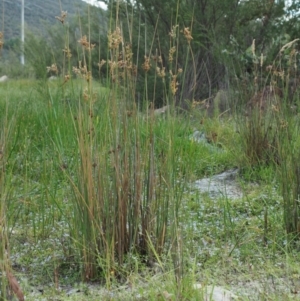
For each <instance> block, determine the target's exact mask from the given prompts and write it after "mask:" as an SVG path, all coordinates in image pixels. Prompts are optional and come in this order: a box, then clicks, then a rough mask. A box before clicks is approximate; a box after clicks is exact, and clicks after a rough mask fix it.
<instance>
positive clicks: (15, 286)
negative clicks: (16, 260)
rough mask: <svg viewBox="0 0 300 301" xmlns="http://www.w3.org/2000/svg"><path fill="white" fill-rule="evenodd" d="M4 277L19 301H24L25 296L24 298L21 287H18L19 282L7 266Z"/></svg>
mask: <svg viewBox="0 0 300 301" xmlns="http://www.w3.org/2000/svg"><path fill="white" fill-rule="evenodd" d="M6 277H7V280H8V284H9V287H10V289H11V290H12V291H13V292H14V294H15V295H16V296H17V298H18V300H19V301H24V300H25V298H24V294H23V292H22V289H21V287H20V284H19V282H18V280H17V279H16V277H15V276H14V275H13V273H12V272H11V270H9V268H7V270H6Z"/></svg>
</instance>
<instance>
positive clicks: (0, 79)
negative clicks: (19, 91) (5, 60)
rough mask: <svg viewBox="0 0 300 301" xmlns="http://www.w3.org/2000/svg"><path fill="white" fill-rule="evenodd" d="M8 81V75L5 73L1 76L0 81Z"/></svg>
mask: <svg viewBox="0 0 300 301" xmlns="http://www.w3.org/2000/svg"><path fill="white" fill-rule="evenodd" d="M6 81H8V76H7V75H3V76H1V77H0V83H4V82H6Z"/></svg>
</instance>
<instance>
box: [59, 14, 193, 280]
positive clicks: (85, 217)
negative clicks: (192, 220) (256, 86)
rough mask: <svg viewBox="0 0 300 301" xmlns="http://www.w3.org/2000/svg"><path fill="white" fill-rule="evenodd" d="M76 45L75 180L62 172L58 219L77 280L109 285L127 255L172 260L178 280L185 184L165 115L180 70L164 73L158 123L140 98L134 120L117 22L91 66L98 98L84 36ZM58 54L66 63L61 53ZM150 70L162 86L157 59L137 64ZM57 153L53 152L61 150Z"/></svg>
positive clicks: (129, 66) (133, 69) (129, 70)
mask: <svg viewBox="0 0 300 301" xmlns="http://www.w3.org/2000/svg"><path fill="white" fill-rule="evenodd" d="M132 38H133V37H130V38H129V40H130V41H132ZM189 41H190V40H189ZM78 42H79V45H80V46H81V47H82V58H83V59H82V60H81V61H80V62H79V64H78V66H76V67H73V68H72V69H73V73H75V74H76V75H77V76H78V77H80V78H81V79H82V82H83V85H85V88H84V89H83V91H82V93H81V94H80V95H79V97H78V98H77V99H76V100H75V101H76V102H77V103H78V104H77V106H76V109H75V111H74V107H73V108H71V107H70V116H71V117H72V120H73V123H72V125H70V124H69V125H68V126H73V128H74V131H70V133H74V132H75V135H74V137H73V142H72V143H71V144H72V145H75V148H77V150H76V151H73V153H74V154H75V158H73V159H74V160H73V162H75V173H74V170H71V169H68V168H62V171H63V172H64V174H65V176H66V178H67V179H68V181H69V183H70V184H71V187H72V195H71V196H70V197H69V200H70V202H71V205H72V206H71V207H70V208H72V210H74V212H71V213H70V212H68V213H67V214H66V216H68V218H69V219H71V220H69V225H70V233H71V237H72V240H73V242H74V248H75V250H78V253H79V254H80V258H81V263H82V264H81V266H82V276H83V278H84V279H85V280H92V279H96V278H99V277H105V279H106V282H107V285H110V283H111V281H112V279H113V278H114V277H116V276H117V275H118V276H120V275H121V271H122V265H123V264H124V263H126V262H128V261H130V257H131V254H135V255H138V256H139V257H140V258H141V262H144V263H147V264H151V263H153V262H154V261H156V260H157V261H159V262H160V259H161V257H162V256H163V255H172V258H173V262H174V263H175V270H176V274H177V275H176V279H177V280H179V278H180V272H178V271H180V270H181V267H179V266H181V258H180V257H181V248H182V242H181V239H179V237H180V231H179V229H178V212H179V206H180V201H181V197H182V193H183V190H184V185H185V178H184V176H183V175H184V172H183V171H182V168H183V166H182V165H183V164H184V163H183V162H181V160H180V159H179V158H180V156H181V155H182V153H181V148H180V145H181V144H180V143H177V144H176V143H175V140H174V136H175V128H176V126H177V125H176V121H175V118H174V116H172V114H171V113H172V111H173V104H174V99H175V96H176V92H177V87H178V83H177V80H178V78H179V75H180V74H181V72H182V70H181V69H180V70H178V71H175V72H174V73H172V72H171V71H170V72H169V75H170V81H169V82H170V88H169V89H165V92H166V93H167V91H170V92H169V93H170V94H169V95H166V97H165V99H167V100H168V103H167V104H168V105H169V106H168V107H169V108H168V110H167V112H166V115H165V118H164V117H163V118H160V117H157V116H156V114H155V108H154V106H153V102H150V104H149V103H147V102H148V97H147V93H145V95H144V99H143V101H144V102H145V103H146V105H147V106H148V108H149V109H148V110H147V112H146V113H141V112H140V111H139V110H138V107H137V105H136V95H135V93H136V77H137V76H138V66H136V65H135V64H134V63H133V58H132V57H133V53H132V50H131V44H130V43H127V42H126V41H125V40H124V37H123V33H122V30H121V26H120V24H118V20H115V25H114V29H113V30H111V31H110V32H109V34H108V55H107V58H106V60H104V59H101V60H100V62H99V63H98V66H99V68H102V66H104V65H105V64H107V66H108V73H107V74H108V75H107V78H106V82H108V83H109V89H108V92H107V93H106V94H105V95H99V93H97V91H96V90H95V89H94V87H93V79H92V73H91V71H90V70H91V66H90V65H89V62H91V53H92V51H93V48H94V44H92V43H91V42H90V40H89V37H88V36H87V35H84V34H83V35H82V38H81V39H79V41H78ZM64 47H65V53H66V58H70V57H71V53H69V52H68V51H67V50H66V49H69V47H68V46H64ZM173 53H174V52H173ZM153 62H159V67H160V68H156V70H154V72H157V74H158V76H159V78H162V80H164V77H165V76H166V74H165V68H164V66H163V63H162V61H161V60H159V59H157V58H156V59H155V58H154V57H151V56H145V61H144V62H143V63H142V65H141V71H140V72H146V73H147V72H149V71H150V70H151V71H153V70H152V66H151V64H153ZM66 65H67V64H65V66H66ZM70 69H71V68H70V67H69V68H68V70H70ZM65 74H66V75H65V76H64V82H63V85H62V87H63V89H64V88H65V87H66V85H69V84H72V81H73V79H72V76H71V74H70V73H67V72H65ZM74 95H75V94H74ZM57 132H59V131H57ZM68 140H69V138H68ZM55 141H56V140H55V139H54V143H56V142H55ZM57 149H58V150H59V151H58V152H60V150H62V146H61V145H59V146H58V147H57ZM62 155H63V154H60V153H59V157H62ZM182 176H183V177H182ZM180 178H181V180H179V179H180Z"/></svg>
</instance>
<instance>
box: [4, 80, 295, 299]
mask: <svg viewBox="0 0 300 301" xmlns="http://www.w3.org/2000/svg"><path fill="white" fill-rule="evenodd" d="M78 86H79V85H78V84H76V82H75V83H74V86H73V87H72V85H71V83H70V84H69V83H68V84H67V85H66V86H65V87H64V88H63V91H61V89H62V88H61V85H60V83H59V82H57V83H53V82H51V83H49V85H48V84H47V83H42V84H41V83H40V84H38V83H36V82H34V81H9V82H7V83H5V84H4V85H2V86H0V94H1V95H5V98H2V100H1V104H0V105H1V106H2V108H5V109H4V110H1V116H0V118H1V120H2V121H4V120H5V118H7V122H6V123H5V124H4V127H2V137H4V136H3V135H4V134H5V133H6V134H7V135H8V136H7V139H8V140H7V141H9V143H8V144H6V147H5V159H6V160H7V161H6V162H5V165H6V170H5V174H3V175H4V176H5V178H6V180H5V181H4V183H5V186H4V188H2V189H4V192H5V195H6V198H5V199H3V200H2V204H5V206H6V208H7V212H6V216H7V219H6V222H7V231H8V240H9V245H10V254H11V257H10V262H11V264H12V267H13V269H14V271H15V274H16V276H17V278H18V279H19V280H20V285H21V287H22V289H23V290H24V292H25V295H26V299H27V300H43V299H45V298H47V300H50V299H51V298H53V300H55V299H56V298H60V299H62V300H64V299H66V300H69V299H72V300H83V299H85V300H87V299H88V300H99V298H101V300H201V298H203V295H202V294H203V292H201V290H199V289H197V290H196V289H194V288H193V284H195V283H202V284H204V285H205V284H207V285H216V286H224V287H226V288H228V289H231V290H232V291H233V292H235V293H236V294H238V295H239V296H241V298H242V300H265V299H269V300H293V295H291V294H290V291H293V290H297V287H298V282H299V281H298V279H299V277H300V273H299V270H298V268H297V262H298V261H299V255H298V252H297V249H298V247H299V246H298V245H297V242H295V243H294V244H296V245H293V247H292V245H290V240H289V238H288V236H287V235H286V234H285V228H284V220H283V199H282V197H281V196H280V192H279V189H278V188H279V185H278V183H277V181H276V177H275V169H274V168H271V167H270V166H265V167H264V166H261V168H260V169H259V171H255V170H252V171H251V173H252V174H250V170H251V169H250V168H249V166H244V167H245V168H246V169H244V172H243V175H245V176H244V177H241V179H240V181H241V186H242V187H243V189H244V192H245V197H244V198H242V199H237V200H229V199H227V198H226V196H223V197H220V198H217V199H211V198H210V197H209V196H208V195H206V194H201V193H199V192H197V191H195V190H194V189H189V188H188V187H190V183H192V182H193V181H195V180H196V179H199V178H201V177H204V176H210V175H213V174H217V173H219V172H222V171H224V170H227V169H229V168H232V167H236V166H239V167H243V166H241V162H243V161H242V160H241V156H242V140H241V137H240V136H239V133H237V132H236V131H235V124H234V121H233V120H230V119H228V120H224V119H223V120H218V119H215V120H212V121H207V123H206V124H204V125H199V124H197V123H196V122H195V121H189V120H188V119H186V118H183V117H182V116H177V117H173V116H169V117H166V118H158V119H156V120H155V121H152V122H150V121H149V118H146V117H145V116H143V113H141V114H140V113H139V115H137V117H133V118H132V119H128V120H123V121H121V120H116V121H115V122H116V123H115V124H113V123H112V119H111V118H114V116H115V115H114V114H112V115H110V114H111V113H110V111H109V107H107V103H108V102H107V100H108V99H109V98H108V96H106V95H109V93H108V92H107V90H105V89H103V88H98V87H97V88H96V93H97V98H96V101H95V103H94V104H93V109H94V110H93V114H94V116H93V118H92V119H93V121H92V122H93V126H94V130H93V131H94V136H93V141H92V144H90V143H91V140H89V144H85V141H86V140H80V139H79V138H80V131H82V130H86V129H87V128H86V126H88V125H89V124H88V123H87V124H86V123H85V122H86V121H88V122H89V119H88V118H86V119H82V120H81V121H82V124H81V125H82V127H80V126H79V125H78V124H76V123H75V121H76V119H74V118H75V117H76V118H79V117H80V115H79V114H81V113H83V114H85V113H86V112H89V111H88V110H89V108H88V109H86V108H85V107H84V106H85V103H83V106H82V107H80V106H81V103H80V101H78V98H77V101H76V100H75V101H74V102H71V103H69V102H68V103H67V104H66V103H65V102H64V101H62V99H63V97H64V96H65V95H68V96H70V95H71V96H74V98H73V99H76V96H77V97H78V95H80V93H81V90H80V87H79V88H78V90H77V89H74V87H76V88H77V87H78ZM40 91H44V92H40ZM45 91H46V92H45ZM103 95H104V96H103ZM71 101H72V100H71ZM110 105H112V104H109V106H110ZM80 110H82V111H80ZM86 110H87V111H86ZM80 112H81V113H80ZM85 116H86V115H85ZM121 116H122V115H121ZM135 118H136V119H135ZM74 120H75V121H74ZM122 122H126V124H127V127H126V131H127V134H128V137H130V139H129V138H128V140H122V139H124V138H120V137H119V138H120V139H121V140H120V141H127V142H126V143H129V141H132V140H131V139H139V141H140V142H139V145H140V148H141V154H140V156H141V157H140V160H141V161H139V162H140V164H141V165H143V166H146V167H147V166H148V168H150V167H151V164H153V162H152V163H151V160H152V159H151V156H152V155H153V156H154V158H155V161H154V162H155V165H154V166H155V170H156V171H157V175H156V180H155V185H157V186H156V188H155V189H156V190H155V196H156V198H157V199H158V200H159V201H160V203H155V200H154V199H153V201H152V202H153V203H152V204H153V207H151V210H153V212H157V213H158V214H159V215H158V216H159V217H160V218H161V219H162V220H156V224H155V227H154V228H153V230H151V231H152V232H151V233H152V235H154V236H155V235H157V237H160V238H162V239H164V241H165V243H164V244H163V245H161V244H160V243H159V241H157V240H156V239H155V238H154V237H152V242H151V244H152V246H153V249H151V248H152V247H151V245H150V250H149V249H148V250H147V252H148V253H146V254H147V256H146V257H145V256H144V253H140V254H139V252H138V249H136V250H134V251H132V252H126V253H124V254H123V256H122V257H117V259H116V258H115V255H116V254H117V253H113V254H112V253H110V252H112V251H111V249H110V248H106V247H105V243H106V242H107V241H106V240H103V241H102V242H103V243H104V246H103V247H102V248H100V249H94V246H92V249H90V250H91V252H92V253H91V255H93V256H95V259H96V261H97V262H98V267H97V268H96V274H94V277H95V278H94V279H90V281H91V280H94V281H96V282H93V283H91V282H90V281H88V282H87V284H80V283H82V282H81V281H82V279H83V278H84V277H83V274H82V273H83V271H84V266H85V264H86V263H87V261H86V260H87V259H84V252H85V251H87V250H88V249H87V246H84V245H83V244H84V243H85V242H84V241H83V240H81V239H82V237H80V233H83V232H80V231H83V228H76V227H78V225H80V227H83V226H84V225H83V224H82V225H81V224H80V223H81V221H80V218H79V217H76V214H79V213H80V212H81V211H78V210H83V208H82V207H80V206H83V205H84V203H82V201H83V200H87V199H86V198H83V196H84V193H87V194H88V195H87V196H88V197H89V196H98V197H101V194H99V189H100V188H101V187H102V189H103V191H104V194H102V196H103V197H104V199H103V204H104V206H105V207H104V208H106V210H113V208H112V207H109V206H110V205H109V203H105V197H106V198H107V200H110V201H113V198H111V196H114V192H113V191H114V190H113V189H114V188H113V187H112V186H110V183H113V181H116V178H115V177H116V174H114V169H111V166H110V165H109V164H111V162H114V161H110V160H114V157H112V156H109V155H108V153H110V152H111V151H114V152H115V151H116V150H115V149H114V143H115V142H114V141H115V140H114V139H116V136H114V133H115V130H120V131H122V133H124V130H125V128H124V127H123V126H122ZM137 122H138V128H136V127H135V126H136V123H137ZM116 125H117V127H115V126H116ZM9 127H10V132H7V131H5V129H8V128H9ZM194 128H197V129H198V130H201V131H205V132H206V134H207V136H209V135H210V134H211V133H212V132H214V133H217V137H218V141H217V142H216V143H215V145H214V144H201V143H200V144H198V143H195V142H193V141H191V140H190V138H189V137H190V135H191V134H192V133H193V131H194ZM151 133H152V134H151ZM138 135H139V136H138ZM149 135H150V136H149ZM151 135H153V139H154V141H155V148H154V153H153V154H152V155H151V149H149V144H148V142H149V138H150V137H151ZM122 137H124V136H122ZM78 139H79V140H78ZM111 139H112V140H111ZM151 141H153V140H151ZM91 145H92V146H93V147H97V151H95V150H94V149H93V152H92V153H88V152H87V151H88V150H89V148H86V147H88V146H91ZM127 147H128V149H127V150H128V153H129V154H130V156H134V154H136V153H135V149H131V148H130V144H128V145H127ZM170 147H172V148H170ZM83 154H85V155H84V158H89V160H91V161H90V162H94V161H93V160H95V158H96V159H97V161H96V163H97V166H98V167H99V166H101V169H99V171H98V172H99V174H101V173H104V176H105V173H108V174H109V177H103V178H99V179H101V181H104V182H97V183H98V184H97V186H88V185H87V183H82V182H81V176H82V169H81V165H80V162H81V160H82V158H83V157H82V155H83ZM110 154H111V153H110ZM90 155H91V157H89V156H90ZM93 156H96V157H93ZM97 156H98V157H97ZM143 156H144V157H143ZM109 158H110V159H109ZM131 158H133V157H131ZM149 158H150V159H149ZM132 160H133V159H132ZM149 160H150V161H149ZM86 162H87V161H86ZM115 162H116V161H115ZM132 162H136V164H137V163H138V161H132ZM115 164H116V163H115ZM120 164H122V169H120V170H122V171H126V170H127V168H128V170H127V172H128V174H130V173H131V170H136V171H137V169H136V166H135V165H131V164H128V165H126V164H127V163H125V161H120ZM149 164H150V165H149ZM138 170H139V171H140V172H141V173H144V174H141V177H142V178H143V179H144V180H143V181H146V184H147V181H150V182H148V184H147V185H146V186H145V189H146V190H145V192H146V191H148V192H149V189H150V190H151V189H152V188H151V185H154V184H151V181H152V180H153V179H152V180H151V177H150V178H149V177H148V173H147V169H145V170H143V169H142V168H141V167H140V169H138ZM99 174H98V175H97V174H94V173H92V174H91V175H90V174H88V173H87V174H86V178H84V179H86V181H91V179H93V178H94V177H95V178H94V179H95V180H96V179H97V176H98V177H100V176H99ZM247 175H249V176H247ZM89 176H91V177H92V178H89ZM132 179H134V178H132ZM253 179H263V181H260V183H259V184H257V183H254V182H253ZM274 179H275V180H274ZM97 181H98V180H97ZM105 181H106V182H105ZM111 181H112V182H111ZM143 181H142V182H141V185H143ZM274 181H275V182H274ZM88 183H90V184H89V185H94V184H92V182H88ZM186 184H188V185H186ZM82 185H83V186H82ZM149 185H150V186H149ZM2 187H3V186H2ZM106 187H110V188H109V189H108V190H106ZM79 189H82V190H79ZM89 189H91V190H89ZM122 189H124V188H122ZM135 189H137V188H135ZM79 191H82V192H80V193H79ZM132 192H133V193H137V192H136V190H132ZM89 193H91V195H90V194H89ZM110 193H111V194H112V195H110ZM148 197H149V195H148ZM142 200H143V201H144V202H146V201H147V198H145V196H143V198H142ZM76 206H79V207H78V208H79V209H76ZM266 208H267V211H266ZM163 210H169V211H171V212H169V213H167V212H164V211H163ZM174 217H176V223H177V224H174V222H175V219H174ZM164 218H167V220H166V221H167V223H166V224H164V223H161V222H162V221H163V219H164ZM94 222H95V223H96V222H97V219H96V217H95V220H94ZM100 222H101V221H100ZM162 225H164V227H167V228H166V230H167V229H168V231H169V232H167V233H166V234H162V233H163V232H161V229H162V228H161V227H162ZM97 227H98V226H97ZM168 227H169V228H168ZM78 231H79V232H78ZM86 235H90V234H86ZM92 235H95V233H92ZM107 235H109V233H108V234H107ZM162 235H165V236H164V237H162ZM173 235H176V236H177V239H176V240H174V238H172V236H173ZM107 237H109V236H107ZM92 239H93V236H92ZM111 239H112V238H111ZM111 247H112V246H111ZM161 247H163V249H162V250H161V249H160V248H161ZM94 250H102V252H103V253H99V254H95V253H93V252H94ZM116 251H117V250H115V252H116ZM119 255H121V254H119ZM120 260H122V262H120ZM178 269H181V272H180V281H179V280H178V278H176V277H175V275H177V277H178V275H179V274H178V273H179V272H178V271H179V270H178ZM176 279H177V280H176ZM258 283H259V285H260V289H259V290H257V289H255V294H254V297H253V286H255V285H258ZM58 286H59V287H60V289H58ZM77 287H79V288H78V291H77V290H75V288H77ZM70 288H74V290H72V291H71V293H72V295H71V297H68V296H67V294H68V291H69V290H70ZM38 289H42V290H43V291H44V294H43V295H42V294H41V293H40V292H39V291H38ZM99 294H100V295H99ZM168 294H170V296H169V297H165V296H166V295H168ZM168 298H169V299H168ZM252 298H253V299H252Z"/></svg>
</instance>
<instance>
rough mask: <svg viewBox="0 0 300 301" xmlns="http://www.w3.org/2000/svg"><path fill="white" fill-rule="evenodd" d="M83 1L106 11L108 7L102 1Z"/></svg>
mask: <svg viewBox="0 0 300 301" xmlns="http://www.w3.org/2000/svg"><path fill="white" fill-rule="evenodd" d="M82 1H84V2H87V3H89V4H91V5H95V6H98V7H101V8H103V9H106V5H105V4H104V3H103V2H102V1H97V0H82Z"/></svg>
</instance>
